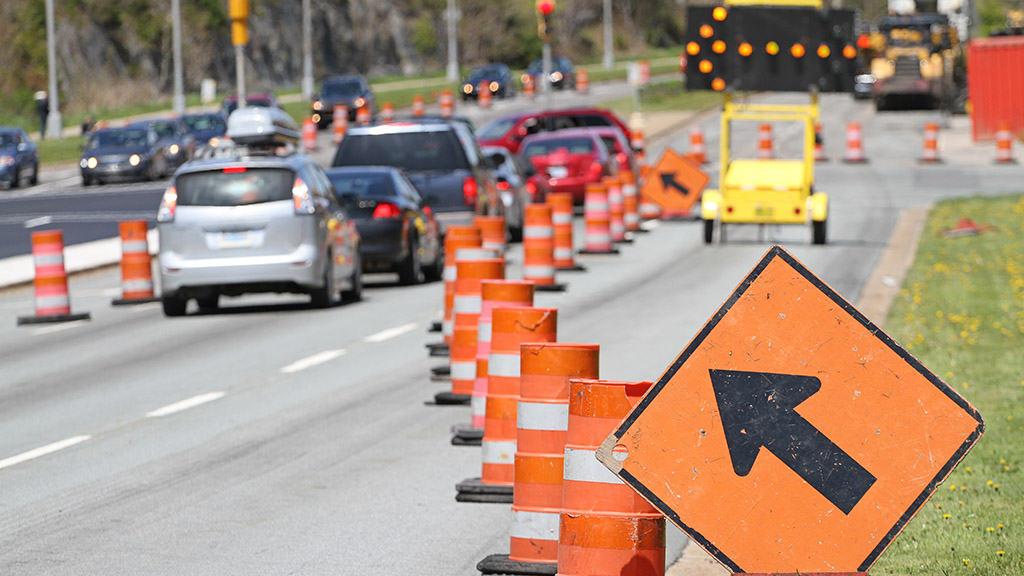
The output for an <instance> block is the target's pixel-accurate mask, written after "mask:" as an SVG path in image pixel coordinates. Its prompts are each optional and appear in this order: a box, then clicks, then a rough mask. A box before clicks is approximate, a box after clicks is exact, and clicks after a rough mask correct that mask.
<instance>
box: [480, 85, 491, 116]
mask: <svg viewBox="0 0 1024 576" xmlns="http://www.w3.org/2000/svg"><path fill="white" fill-rule="evenodd" d="M476 103H477V105H478V106H480V108H481V109H482V110H486V109H488V108H490V107H491V83H490V82H487V81H483V82H481V83H480V85H479V86H477V87H476Z"/></svg>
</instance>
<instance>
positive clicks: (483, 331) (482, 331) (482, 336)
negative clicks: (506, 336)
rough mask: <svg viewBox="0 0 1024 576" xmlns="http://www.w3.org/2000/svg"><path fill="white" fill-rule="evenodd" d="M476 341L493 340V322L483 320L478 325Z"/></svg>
mask: <svg viewBox="0 0 1024 576" xmlns="http://www.w3.org/2000/svg"><path fill="white" fill-rule="evenodd" d="M476 341H477V343H480V342H490V341H491V323H490V322H483V321H481V322H480V323H479V324H477V325H476Z"/></svg>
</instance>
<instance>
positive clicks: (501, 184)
mask: <svg viewBox="0 0 1024 576" xmlns="http://www.w3.org/2000/svg"><path fill="white" fill-rule="evenodd" d="M511 187H512V185H511V184H509V183H508V182H506V181H504V180H502V181H501V182H498V190H508V189H509V188H511Z"/></svg>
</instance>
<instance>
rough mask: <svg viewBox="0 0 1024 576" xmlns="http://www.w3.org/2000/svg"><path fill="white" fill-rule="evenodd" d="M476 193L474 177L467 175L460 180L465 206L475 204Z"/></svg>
mask: <svg viewBox="0 0 1024 576" xmlns="http://www.w3.org/2000/svg"><path fill="white" fill-rule="evenodd" d="M476 195H477V186H476V178H473V177H472V176H467V177H466V179H465V180H463V181H462V199H463V200H464V201H465V202H466V206H476Z"/></svg>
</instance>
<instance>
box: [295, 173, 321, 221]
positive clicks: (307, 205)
mask: <svg viewBox="0 0 1024 576" xmlns="http://www.w3.org/2000/svg"><path fill="white" fill-rule="evenodd" d="M292 200H293V201H294V202H295V213H296V214H312V213H313V212H315V211H316V207H315V206H314V205H313V196H312V195H311V194H310V193H309V186H306V183H305V182H303V181H302V178H296V179H295V184H293V185H292Z"/></svg>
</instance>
